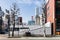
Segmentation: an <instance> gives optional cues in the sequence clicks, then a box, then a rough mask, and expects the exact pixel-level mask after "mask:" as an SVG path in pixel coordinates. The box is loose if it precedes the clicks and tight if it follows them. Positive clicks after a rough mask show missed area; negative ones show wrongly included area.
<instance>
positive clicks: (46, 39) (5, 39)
mask: <svg viewBox="0 0 60 40" xmlns="http://www.w3.org/2000/svg"><path fill="white" fill-rule="evenodd" d="M0 40H60V37H20V38H8V36H6V35H1V34H0Z"/></svg>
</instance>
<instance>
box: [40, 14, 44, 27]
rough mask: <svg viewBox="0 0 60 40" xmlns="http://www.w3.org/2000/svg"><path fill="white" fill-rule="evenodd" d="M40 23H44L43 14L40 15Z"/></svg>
mask: <svg viewBox="0 0 60 40" xmlns="http://www.w3.org/2000/svg"><path fill="white" fill-rule="evenodd" d="M40 25H41V26H42V25H43V21H42V14H41V15H40Z"/></svg>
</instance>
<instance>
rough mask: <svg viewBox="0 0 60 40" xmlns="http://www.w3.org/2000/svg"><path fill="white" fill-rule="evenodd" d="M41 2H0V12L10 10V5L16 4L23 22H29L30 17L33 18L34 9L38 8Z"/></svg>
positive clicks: (32, 0) (35, 0) (1, 0)
mask: <svg viewBox="0 0 60 40" xmlns="http://www.w3.org/2000/svg"><path fill="white" fill-rule="evenodd" d="M42 1H43V0H0V6H1V7H2V10H3V11H5V9H8V10H10V7H11V5H12V3H14V2H16V3H17V4H18V7H19V8H20V13H21V15H20V16H22V17H23V22H27V21H28V20H31V16H35V7H37V6H40V7H41V3H42Z"/></svg>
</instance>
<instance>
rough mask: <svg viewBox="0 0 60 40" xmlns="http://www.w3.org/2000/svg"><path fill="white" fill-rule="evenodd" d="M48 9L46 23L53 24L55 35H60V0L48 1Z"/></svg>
mask: <svg viewBox="0 0 60 40" xmlns="http://www.w3.org/2000/svg"><path fill="white" fill-rule="evenodd" d="M46 9H47V13H46V18H47V19H46V22H51V23H52V29H53V30H52V32H53V34H54V35H60V0H48V2H47V5H46Z"/></svg>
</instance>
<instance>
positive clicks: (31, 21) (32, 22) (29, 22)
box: [28, 16, 35, 25]
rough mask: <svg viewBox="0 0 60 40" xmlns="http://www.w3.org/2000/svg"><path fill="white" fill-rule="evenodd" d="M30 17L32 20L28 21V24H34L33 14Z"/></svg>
mask: <svg viewBox="0 0 60 40" xmlns="http://www.w3.org/2000/svg"><path fill="white" fill-rule="evenodd" d="M31 19H32V20H30V21H28V25H35V21H34V18H33V16H31Z"/></svg>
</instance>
